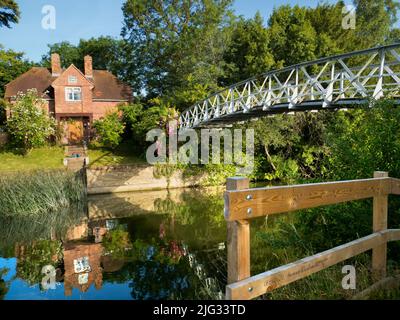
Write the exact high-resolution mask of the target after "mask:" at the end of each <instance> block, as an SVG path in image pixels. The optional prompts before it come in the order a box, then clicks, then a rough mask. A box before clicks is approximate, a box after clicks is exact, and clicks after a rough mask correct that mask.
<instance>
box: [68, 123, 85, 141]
mask: <svg viewBox="0 0 400 320" xmlns="http://www.w3.org/2000/svg"><path fill="white" fill-rule="evenodd" d="M83 136H84V134H83V121H82V120H81V119H79V120H78V119H76V120H75V119H70V120H69V121H68V143H69V144H80V143H81V142H82V140H83Z"/></svg>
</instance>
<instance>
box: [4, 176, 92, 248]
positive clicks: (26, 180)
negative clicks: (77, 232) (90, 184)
mask: <svg viewBox="0 0 400 320" xmlns="http://www.w3.org/2000/svg"><path fill="white" fill-rule="evenodd" d="M86 197H87V196H86V188H85V184H84V181H83V177H82V176H81V175H80V174H75V173H70V172H67V171H61V170H60V171H40V172H39V171H38V172H31V173H25V174H8V175H6V176H2V177H0V251H1V250H4V249H5V248H7V247H9V246H13V245H14V244H15V243H31V242H32V241H36V240H43V239H50V238H52V237H54V236H57V237H58V236H61V237H62V236H63V235H64V234H65V232H66V231H67V229H68V227H70V226H71V225H73V224H75V223H77V222H79V221H80V219H82V218H83V217H84V215H85V213H86V207H87V200H86Z"/></svg>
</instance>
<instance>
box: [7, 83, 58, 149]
mask: <svg viewBox="0 0 400 320" xmlns="http://www.w3.org/2000/svg"><path fill="white" fill-rule="evenodd" d="M44 104H45V101H44V100H43V99H41V98H40V97H39V96H38V95H37V91H36V90H29V91H28V92H27V93H26V94H22V93H20V94H18V96H17V101H16V103H15V104H13V105H11V107H10V108H11V117H10V119H8V121H7V131H8V133H9V135H10V141H11V143H12V144H13V145H14V146H16V147H18V148H22V150H23V152H24V154H27V153H28V152H29V151H30V150H32V149H33V148H37V147H41V146H44V145H45V144H46V143H47V141H48V139H49V138H50V137H51V136H52V135H54V134H55V132H56V129H55V128H56V121H55V119H53V118H51V117H49V115H48V113H47V111H46V110H45V109H44Z"/></svg>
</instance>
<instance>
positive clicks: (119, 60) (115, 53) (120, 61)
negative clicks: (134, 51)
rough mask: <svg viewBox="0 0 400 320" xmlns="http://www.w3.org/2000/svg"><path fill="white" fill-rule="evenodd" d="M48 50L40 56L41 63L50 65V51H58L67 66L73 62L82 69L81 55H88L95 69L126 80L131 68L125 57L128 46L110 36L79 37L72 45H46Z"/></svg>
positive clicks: (62, 62)
mask: <svg viewBox="0 0 400 320" xmlns="http://www.w3.org/2000/svg"><path fill="white" fill-rule="evenodd" d="M48 47H49V52H48V53H47V54H46V55H43V56H42V61H41V64H42V65H43V66H46V67H49V66H50V57H51V54H52V53H58V54H59V55H60V57H61V64H62V65H63V66H64V67H68V66H69V65H71V64H74V65H75V66H76V67H77V68H79V69H80V70H83V67H84V65H83V63H84V61H83V60H84V59H83V57H84V56H86V55H90V56H92V58H93V68H94V69H96V70H108V71H110V72H112V73H113V74H115V75H116V76H117V77H118V78H120V79H122V80H128V79H127V77H128V76H129V75H130V73H131V72H132V70H130V69H129V64H128V63H127V61H126V59H128V57H130V56H131V53H130V52H129V50H130V48H129V46H127V43H126V42H125V41H124V40H122V39H114V38H112V37H99V38H91V39H88V40H84V39H81V40H80V41H79V43H78V45H73V44H71V43H69V42H67V41H63V42H59V43H55V44H51V45H48Z"/></svg>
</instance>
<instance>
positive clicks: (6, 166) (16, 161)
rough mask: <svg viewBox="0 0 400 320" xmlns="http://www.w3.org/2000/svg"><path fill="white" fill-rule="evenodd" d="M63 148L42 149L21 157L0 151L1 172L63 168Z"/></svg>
mask: <svg viewBox="0 0 400 320" xmlns="http://www.w3.org/2000/svg"><path fill="white" fill-rule="evenodd" d="M63 159H64V148H62V147H44V148H38V149H34V150H32V151H31V152H30V153H29V154H28V155H26V156H23V155H20V154H17V153H14V152H12V151H8V150H0V172H1V171H3V172H4V171H26V170H38V169H61V168H63Z"/></svg>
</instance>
